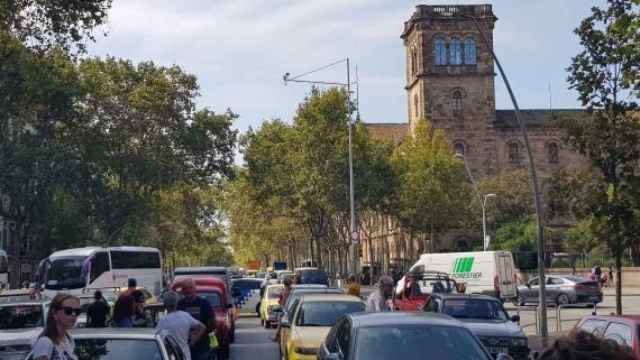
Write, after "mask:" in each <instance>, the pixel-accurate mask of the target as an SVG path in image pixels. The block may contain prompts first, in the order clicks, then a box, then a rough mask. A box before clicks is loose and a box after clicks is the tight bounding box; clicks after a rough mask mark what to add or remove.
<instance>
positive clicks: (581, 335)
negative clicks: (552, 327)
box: [538, 331, 635, 360]
mask: <svg viewBox="0 0 640 360" xmlns="http://www.w3.org/2000/svg"><path fill="white" fill-rule="evenodd" d="M566 359H570V360H597V359H600V360H605V359H606V360H633V359H635V357H634V356H633V354H632V353H631V351H630V349H629V348H627V347H622V346H620V345H618V344H617V343H616V342H615V341H612V340H609V339H601V338H599V337H597V336H594V335H593V334H590V333H588V332H585V331H578V332H572V333H571V334H569V335H568V336H564V337H561V338H559V339H557V340H556V341H555V342H554V343H553V344H552V345H551V346H549V347H548V348H547V349H545V350H544V351H543V352H542V354H541V355H540V356H539V357H538V360H566Z"/></svg>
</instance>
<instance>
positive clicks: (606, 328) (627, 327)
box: [576, 315, 640, 359]
mask: <svg viewBox="0 0 640 360" xmlns="http://www.w3.org/2000/svg"><path fill="white" fill-rule="evenodd" d="M576 330H581V331H586V332H588V333H591V334H594V335H596V336H598V337H601V338H605V339H610V340H613V341H615V342H617V343H618V344H620V345H623V346H628V347H630V348H631V350H633V355H634V356H635V357H636V359H640V338H639V337H640V335H639V332H640V315H622V316H606V315H592V316H585V317H584V318H582V320H580V322H579V323H578V325H576Z"/></svg>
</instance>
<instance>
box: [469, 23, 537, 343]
mask: <svg viewBox="0 0 640 360" xmlns="http://www.w3.org/2000/svg"><path fill="white" fill-rule="evenodd" d="M458 15H459V16H460V17H461V18H464V19H470V20H472V21H473V23H474V25H475V27H476V29H477V30H478V33H480V37H481V38H482V41H483V42H484V44H485V46H486V47H487V49H488V50H489V53H490V54H491V57H492V58H493V60H494V61H495V62H496V66H497V67H498V71H500V75H501V76H502V80H503V81H504V84H505V86H506V88H507V91H508V92H509V97H510V98H511V102H512V103H513V108H514V110H515V116H516V121H517V122H518V126H519V127H520V131H521V132H522V138H523V140H524V146H525V148H526V149H527V157H528V160H529V177H530V178H531V190H532V191H533V203H534V205H535V209H536V223H537V224H536V225H537V239H538V241H537V249H538V278H539V279H540V281H539V283H540V287H539V291H538V304H539V306H540V308H539V311H540V317H539V322H538V323H539V328H538V330H539V333H540V335H541V336H542V337H543V338H547V336H548V332H547V297H546V288H545V279H544V278H545V276H544V232H543V231H542V205H541V202H540V186H539V184H538V176H537V175H536V168H535V165H534V163H533V154H532V152H531V146H530V145H529V136H528V135H527V127H526V125H525V123H524V122H523V121H522V117H521V116H520V107H519V106H518V101H517V100H516V97H515V95H514V94H513V90H512V89H511V84H509V79H507V75H506V74H505V73H504V70H503V69H502V64H500V61H499V60H498V57H497V56H496V54H495V52H494V51H493V46H492V44H491V42H489V39H487V36H486V35H485V33H484V31H483V30H482V28H481V27H480V23H479V22H478V19H477V18H476V17H475V16H470V15H467V14H463V13H462V12H461V11H460V12H459V13H458Z"/></svg>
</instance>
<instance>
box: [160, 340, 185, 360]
mask: <svg viewBox="0 0 640 360" xmlns="http://www.w3.org/2000/svg"><path fill="white" fill-rule="evenodd" d="M162 344H163V345H164V348H165V351H166V352H167V356H168V359H167V360H186V356H185V354H184V352H185V351H188V350H189V349H183V348H182V347H181V346H180V345H178V341H177V340H176V339H174V338H173V337H171V335H167V336H165V337H164V339H163V340H162Z"/></svg>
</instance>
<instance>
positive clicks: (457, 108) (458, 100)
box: [453, 91, 462, 115]
mask: <svg viewBox="0 0 640 360" xmlns="http://www.w3.org/2000/svg"><path fill="white" fill-rule="evenodd" d="M461 113H462V94H461V93H460V91H454V92H453V114H454V115H460V114H461Z"/></svg>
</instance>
